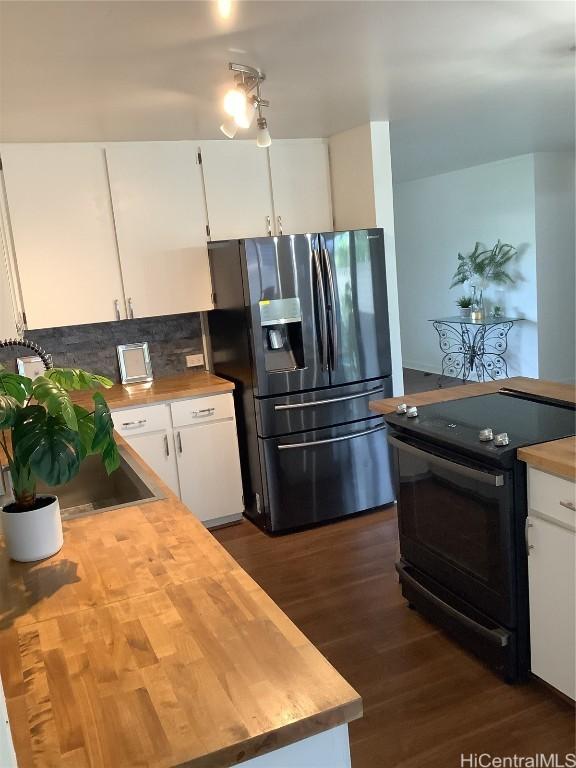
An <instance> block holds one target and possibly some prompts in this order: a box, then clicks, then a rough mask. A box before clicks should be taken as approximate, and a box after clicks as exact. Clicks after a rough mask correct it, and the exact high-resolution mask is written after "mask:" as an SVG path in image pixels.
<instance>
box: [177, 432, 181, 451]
mask: <svg viewBox="0 0 576 768" xmlns="http://www.w3.org/2000/svg"><path fill="white" fill-rule="evenodd" d="M176 445H177V446H178V453H182V437H181V435H180V432H176Z"/></svg>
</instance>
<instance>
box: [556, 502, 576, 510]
mask: <svg viewBox="0 0 576 768" xmlns="http://www.w3.org/2000/svg"><path fill="white" fill-rule="evenodd" d="M560 506H561V507H565V508H566V509H571V510H572V512H576V504H574V502H573V501H561V502H560Z"/></svg>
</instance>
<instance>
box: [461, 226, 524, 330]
mask: <svg viewBox="0 0 576 768" xmlns="http://www.w3.org/2000/svg"><path fill="white" fill-rule="evenodd" d="M517 253H518V251H517V249H516V248H514V246H513V245H510V244H509V243H502V242H501V241H500V240H498V241H497V243H496V245H494V246H493V247H492V248H488V249H484V250H482V248H481V245H480V243H476V245H475V246H474V250H473V251H472V253H469V254H468V255H467V256H463V255H462V254H461V253H459V254H458V266H457V268H456V272H455V273H454V276H453V277H452V284H451V285H450V288H455V287H456V286H457V285H464V283H470V284H471V286H472V289H473V299H472V316H474V315H477V318H476V319H481V318H482V317H483V315H484V289H485V288H486V287H487V286H488V285H489V284H490V283H495V284H496V285H504V284H506V283H513V282H514V280H513V279H512V277H511V276H510V274H509V273H508V271H507V267H508V264H509V262H510V261H511V260H512V259H513V258H514V257H515V256H516V254H517Z"/></svg>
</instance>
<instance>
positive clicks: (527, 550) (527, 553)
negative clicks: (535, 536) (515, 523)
mask: <svg viewBox="0 0 576 768" xmlns="http://www.w3.org/2000/svg"><path fill="white" fill-rule="evenodd" d="M529 528H534V523H531V522H530V518H529V517H527V518H526V524H525V526H524V538H525V539H526V555H527V556H528V557H530V552H531V551H532V550H533V549H534V544H530V541H529V539H528V529H529Z"/></svg>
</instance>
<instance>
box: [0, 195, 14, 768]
mask: <svg viewBox="0 0 576 768" xmlns="http://www.w3.org/2000/svg"><path fill="white" fill-rule="evenodd" d="M2 202H3V201H2V200H0V340H1V339H8V338H15V337H16V336H17V335H18V328H17V324H16V317H17V313H18V310H17V305H16V286H15V281H14V277H13V273H12V269H11V263H10V246H9V242H8V238H7V236H6V235H7V227H6V219H5V215H4V214H5V208H4V206H3V205H2ZM0 765H1V763H0Z"/></svg>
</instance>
